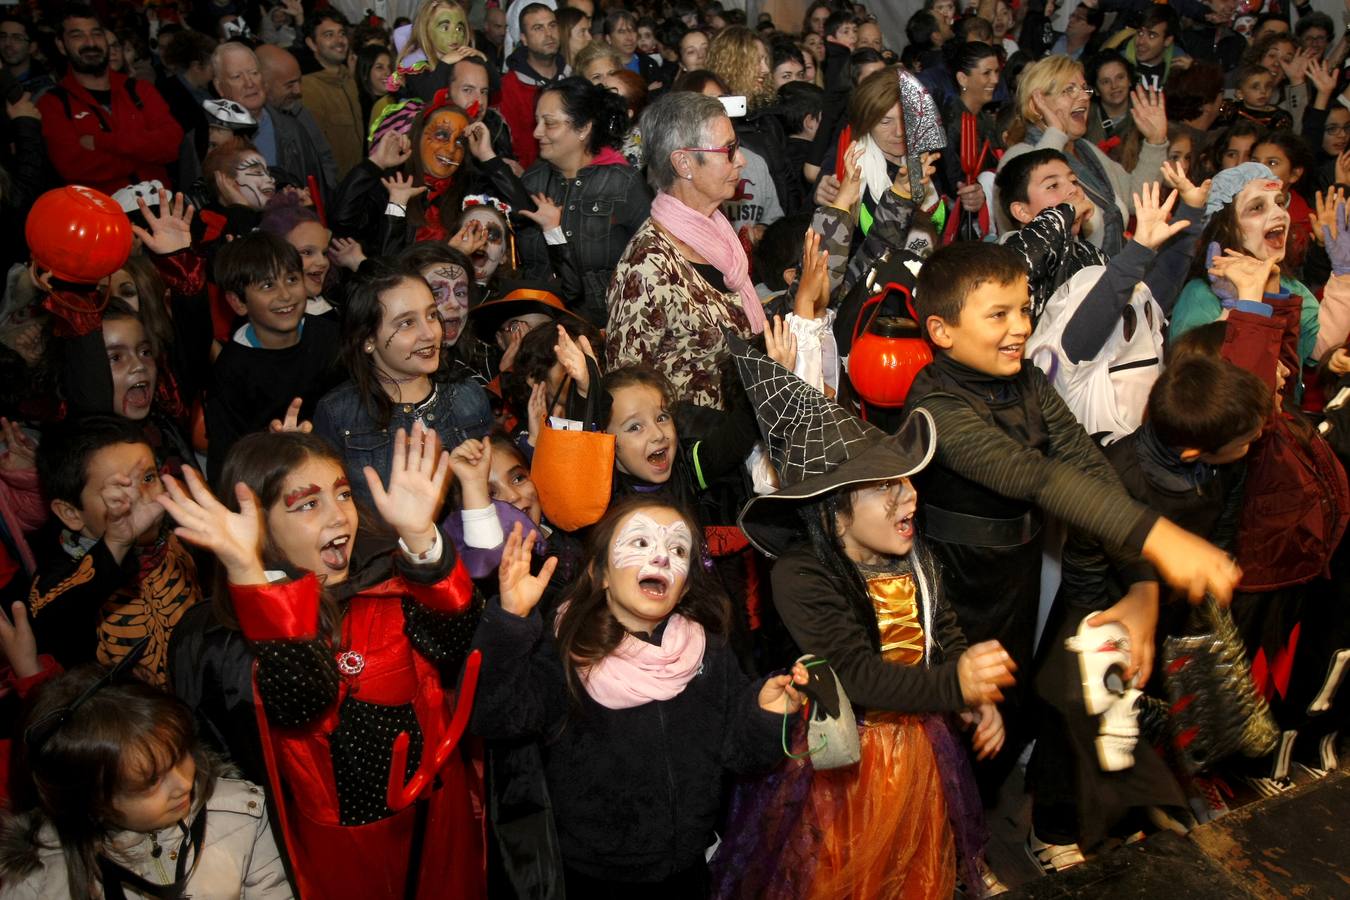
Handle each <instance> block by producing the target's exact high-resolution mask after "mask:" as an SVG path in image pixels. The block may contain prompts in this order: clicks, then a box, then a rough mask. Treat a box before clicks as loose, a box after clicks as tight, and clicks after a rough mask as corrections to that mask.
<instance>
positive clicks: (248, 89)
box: [211, 41, 337, 192]
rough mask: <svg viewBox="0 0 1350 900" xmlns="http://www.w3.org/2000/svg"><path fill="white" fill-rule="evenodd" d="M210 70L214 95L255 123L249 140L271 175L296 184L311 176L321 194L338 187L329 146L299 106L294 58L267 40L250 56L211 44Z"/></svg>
mask: <svg viewBox="0 0 1350 900" xmlns="http://www.w3.org/2000/svg"><path fill="white" fill-rule="evenodd" d="M214 69H215V78H214V79H213V80H212V82H211V84H212V86H213V87H214V88H215V90H216V93H217V94H219V95H220V96H221V97H222V98H223V99H225V100H233V101H234V102H236V103H238V104H239V105H240V106H242V107H244V109H246V110H248V112H249V113H250V114H251V115H252V116H253V118H254V120H255V121H256V122H257V123H258V134H257V136H256V137H255V138H254V140H253V143H254V145H255V146H256V147H257V148H258V152H259V153H261V154H262V155H263V159H265V160H267V166H268V168H270V169H272V170H273V174H284V175H289V176H291V177H292V178H295V179H297V180H298V181H299V183H300V184H304V182H305V179H306V178H307V176H310V175H313V176H314V177H315V178H316V179H317V180H318V182H319V187H320V188H322V189H323V190H324V191H325V192H327V191H331V190H332V189H333V188H334V187H335V186H336V185H337V163H336V162H334V160H333V151H332V148H330V147H329V146H328V141H327V140H326V139H325V138H324V136H323V133H322V132H321V131H320V130H319V127H318V125H317V124H315V123H314V119H313V117H312V116H310V114H309V113H308V112H307V111H305V109H304V107H302V106H300V96H301V91H300V66H299V65H298V64H297V63H296V61H295V57H294V56H291V54H290V53H288V52H286V51H285V50H282V49H281V48H280V47H274V46H272V45H271V44H263V45H262V46H261V47H259V48H258V53H257V54H254V52H253V51H252V50H250V49H249V48H248V47H246V46H244V45H243V44H240V43H237V42H234V41H230V42H227V43H224V44H221V45H220V46H219V47H217V48H216V54H215V60H214ZM278 170H279V171H278Z"/></svg>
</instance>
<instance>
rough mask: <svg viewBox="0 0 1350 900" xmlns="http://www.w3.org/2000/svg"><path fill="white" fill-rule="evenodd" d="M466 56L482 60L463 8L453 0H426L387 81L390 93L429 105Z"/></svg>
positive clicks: (482, 56)
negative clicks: (394, 68) (422, 101)
mask: <svg viewBox="0 0 1350 900" xmlns="http://www.w3.org/2000/svg"><path fill="white" fill-rule="evenodd" d="M470 56H476V57H478V58H480V59H486V57H485V56H484V55H483V53H482V52H481V51H479V50H476V49H474V46H473V33H472V32H471V31H470V29H469V22H468V19H467V17H466V16H465V13H464V8H463V7H462V6H460V5H459V4H458V3H456V2H455V0H430V2H427V3H423V4H422V5H421V6H420V7H419V8H418V10H417V15H416V17H415V18H414V19H413V23H412V27H411V30H410V33H409V40H408V42H407V44H406V45H404V47H403V52H402V53H400V54H399V57H398V60H397V66H396V70H395V72H394V74H393V75H392V76H391V77H390V79H389V87H390V90H391V91H396V92H397V93H398V95H399V96H400V97H403V98H405V99H407V98H417V99H420V100H424V101H428V102H429V101H431V99H432V98H433V97H434V96H435V95H436V93H437V92H438V91H440V90H443V89H444V88H447V87H449V85H450V78H451V75H452V73H453V71H454V68H455V63H457V62H459V61H460V60H461V59H465V58H467V57H470Z"/></svg>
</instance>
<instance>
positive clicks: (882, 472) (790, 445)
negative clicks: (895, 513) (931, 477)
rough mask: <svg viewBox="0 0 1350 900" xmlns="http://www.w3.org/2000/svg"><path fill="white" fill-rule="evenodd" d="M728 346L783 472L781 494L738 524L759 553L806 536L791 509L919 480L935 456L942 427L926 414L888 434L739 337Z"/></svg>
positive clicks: (756, 505)
mask: <svg viewBox="0 0 1350 900" xmlns="http://www.w3.org/2000/svg"><path fill="white" fill-rule="evenodd" d="M727 343H728V346H729V347H730V348H731V353H732V356H733V357H734V358H735V360H736V367H737V369H738V370H739V371H740V376H741V381H742V383H743V384H744V385H745V390H746V392H747V393H748V394H749V395H750V400H751V403H752V404H753V405H754V408H755V415H756V418H757V419H758V420H759V430H760V433H761V434H763V436H764V443H765V445H766V446H767V447H768V450H769V459H770V460H771V461H772V462H773V465H774V468H775V469H777V471H778V480H779V485H780V487H779V489H778V491H776V492H775V493H772V494H762V495H760V496H758V497H755V498H754V499H752V500H751V501H750V502H749V503H747V504H746V505H745V508H744V509H742V510H741V515H740V518H739V520H738V522H737V524H739V525H740V527H741V530H742V531H744V532H745V535H746V537H748V538H749V539H750V542H751V543H752V544H754V545H755V547H757V548H758V549H759V550H760V551H762V552H764V553H766V554H768V555H769V556H777V555H778V554H779V553H781V552H782V550H783V549H784V548H785V547H786V546H787V544H788V542H789V541H791V540H792V538H793V537H794V536H795V535H796V534H798V533H799V532H800V531H801V528H800V526H799V525H798V524H797V518H796V516H795V515H793V510H792V509H791V508H790V505H796V504H800V503H802V502H804V501H809V500H812V499H815V498H817V497H822V496H824V495H825V494H828V493H830V492H831V491H834V490H836V489H838V488H841V487H846V486H848V485H854V484H865V483H867V482H869V481H885V480H887V479H891V478H901V477H904V476H908V475H913V474H914V473H915V472H918V471H919V470H921V469H922V468H923V467H924V466H926V465H928V462H929V460H931V459H932V458H933V452H934V451H935V450H936V449H937V429H936V428H935V426H934V425H933V418H932V416H931V415H929V413H928V411H927V410H925V409H918V410H915V411H914V412H912V413H910V415H909V416H908V417H907V418H906V419H905V422H904V424H903V425H901V426H900V430H899V431H898V432H896V433H895V434H894V435H888V434H886V433H885V432H884V431H881V430H880V429H879V428H876V427H874V426H872V425H869V424H867V423H866V422H864V421H863V420H861V419H859V418H858V417H857V416H854V415H851V414H850V413H849V412H848V411H847V410H845V409H844V408H843V407H841V406H840V405H839V404H837V403H835V402H834V401H832V400H830V399H829V398H828V397H826V396H825V395H824V394H822V393H821V392H820V391H818V390H816V389H815V388H813V387H812V386H811V385H809V384H807V383H806V382H804V381H802V380H801V379H800V378H798V377H797V376H796V375H793V374H792V373H791V372H789V371H788V370H787V369H785V368H783V367H782V366H780V365H779V364H778V363H776V362H774V361H773V360H771V359H769V358H768V357H767V356H765V355H764V354H763V353H760V352H759V351H758V350H755V349H754V348H752V347H750V346H749V345H748V344H746V343H745V342H744V341H742V340H740V339H739V338H737V337H735V336H734V335H729V336H728V337H727Z"/></svg>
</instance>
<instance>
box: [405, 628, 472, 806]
mask: <svg viewBox="0 0 1350 900" xmlns="http://www.w3.org/2000/svg"><path fill="white" fill-rule="evenodd" d="M482 666H483V653H482V651H481V650H475V651H473V652H472V653H470V654H469V658H468V659H466V660H465V661H464V676H463V677H462V678H461V679H460V681H459V691H458V692H457V694H456V696H455V711H454V713H453V715H451V717H450V726H449V728H447V729H446V731H445V735H444V736H443V737H442V738H441V742H440V744H438V745H437V747H436V750H435V752H434V753H423V754H422V763H421V765H419V766H418V767H417V771H416V772H415V773H413V777H412V778H411V779H409V781H408V783H407V784H404V783H403V774H402V773H403V772H406V771H407V769H408V744H409V742H411V740H412V738H411V736H409V734H408V732H406V731H400V732H399V734H398V737H396V738H394V756H393V760H392V761H391V762H390V764H389V789H388V792H387V794H386V797H385V799H386V801H387V802H388V803H389V808H390V809H392V810H394V811H395V812H397V811H399V810H400V809H404V808H406V807H409V806H411V805H412V804H413V801H415V800H416V799H417V798H418V797H419V796H420V795H421V794H422V792H423V791H424V790H426V788H427V786H428V785H429V784H431V782H432V780H433V779H434V778H435V777H436V773H437V772H439V771H440V770H441V767H442V766H444V765H445V763H446V760H448V759H449V758H450V754H451V753H453V752H454V750H455V747H456V746H458V745H459V739H460V738H462V737H463V736H464V730H465V729H466V728H468V727H469V714H470V713H472V712H473V698H474V694H475V693H476V692H477V690H478V670H479V669H480V668H482Z"/></svg>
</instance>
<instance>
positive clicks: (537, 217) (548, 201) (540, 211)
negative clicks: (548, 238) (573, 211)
mask: <svg viewBox="0 0 1350 900" xmlns="http://www.w3.org/2000/svg"><path fill="white" fill-rule="evenodd" d="M530 199H531V200H533V201H534V206H535V208H534V209H524V208H522V209H521V210H520V214H521V215H522V216H524V217H525V218H527V219H529V220H530V221H531V222H533V223H534V224H536V225H538V226H539V230H540V231H548V230H549V229H550V228H557V227H558V226H559V225H561V224H562V207H561V206H559V205H558V204H556V203H554V202H553V200H552V198H550V197H549V195H548V194H543V193H540V194H531V195H530Z"/></svg>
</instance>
